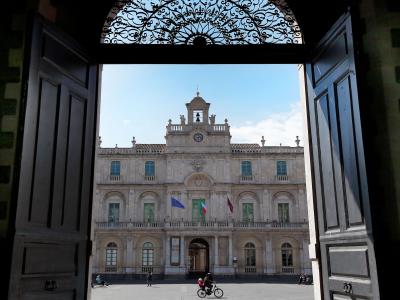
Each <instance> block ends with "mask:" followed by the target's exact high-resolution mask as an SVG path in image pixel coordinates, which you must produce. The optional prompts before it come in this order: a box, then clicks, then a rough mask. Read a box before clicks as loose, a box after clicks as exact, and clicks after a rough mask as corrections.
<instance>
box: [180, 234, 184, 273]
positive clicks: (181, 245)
mask: <svg viewBox="0 0 400 300" xmlns="http://www.w3.org/2000/svg"><path fill="white" fill-rule="evenodd" d="M179 250H180V267H185V236H184V235H181V242H180V247H179Z"/></svg>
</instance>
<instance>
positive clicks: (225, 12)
mask: <svg viewBox="0 0 400 300" xmlns="http://www.w3.org/2000/svg"><path fill="white" fill-rule="evenodd" d="M101 42H102V43H113V44H172V45H182V44H183V45H193V44H194V45H206V44H216V45H230V44H242V45H245V44H300V43H302V34H301V31H300V27H299V25H298V24H297V21H296V19H295V17H294V15H293V13H292V11H291V9H290V8H289V7H288V6H287V4H286V2H285V1H284V0H120V1H118V2H117V3H116V4H115V6H114V7H113V8H112V10H111V11H110V14H109V16H108V18H107V20H106V22H105V25H104V28H103V32H102V40H101Z"/></svg>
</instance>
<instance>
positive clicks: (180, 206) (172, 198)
mask: <svg viewBox="0 0 400 300" xmlns="http://www.w3.org/2000/svg"><path fill="white" fill-rule="evenodd" d="M171 205H172V207H178V208H185V206H184V205H183V204H182V203H181V202H180V201H179V200H177V199H175V198H174V197H171Z"/></svg>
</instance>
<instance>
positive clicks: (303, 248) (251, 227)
mask: <svg viewBox="0 0 400 300" xmlns="http://www.w3.org/2000/svg"><path fill="white" fill-rule="evenodd" d="M186 107H187V117H186V118H185V116H184V115H181V116H180V124H172V121H171V120H169V121H168V125H167V127H166V136H165V139H166V144H137V143H136V141H135V138H133V140H132V147H131V148H118V147H115V148H102V147H101V141H99V144H98V148H97V162H96V175H95V180H96V185H95V196H94V208H93V223H94V224H93V227H94V247H93V248H94V249H95V253H94V259H93V263H92V266H93V273H107V274H119V276H121V275H123V276H126V275H130V276H133V277H134V276H136V275H140V274H143V273H146V272H148V271H152V272H153V273H154V274H155V275H159V276H161V277H164V276H186V275H191V274H193V275H197V274H199V273H204V272H207V271H211V272H213V273H214V274H219V275H226V276H233V275H236V276H248V275H257V276H259V275H277V274H299V273H311V263H310V260H309V256H308V245H309V230H308V222H307V220H308V216H307V202H306V186H305V174H304V151H303V148H302V147H300V146H299V140H298V139H297V140H296V144H297V146H295V147H288V146H265V140H264V138H262V140H261V145H259V144H233V143H231V142H230V141H231V135H230V127H229V124H228V120H227V119H225V121H224V123H222V124H217V123H215V115H209V107H210V103H207V102H206V101H205V100H204V99H203V98H202V97H200V96H199V93H197V96H196V97H194V98H193V100H192V101H191V102H190V103H187V104H186ZM173 202H174V204H173ZM180 205H182V206H183V207H184V208H182V207H178V206H180Z"/></svg>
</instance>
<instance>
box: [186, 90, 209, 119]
mask: <svg viewBox="0 0 400 300" xmlns="http://www.w3.org/2000/svg"><path fill="white" fill-rule="evenodd" d="M186 108H187V113H188V114H187V119H188V124H189V125H207V124H208V109H209V108H210V103H207V102H206V101H205V100H204V99H203V98H202V97H200V92H199V91H197V93H196V97H194V98H193V100H192V101H190V103H186Z"/></svg>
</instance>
